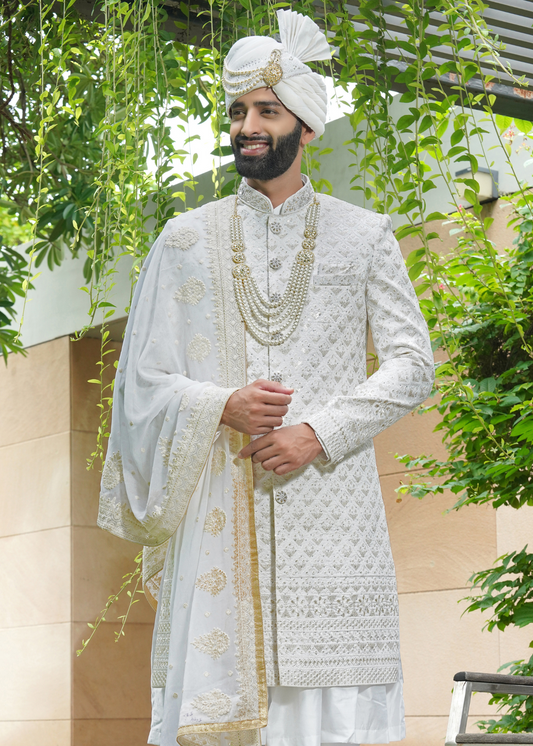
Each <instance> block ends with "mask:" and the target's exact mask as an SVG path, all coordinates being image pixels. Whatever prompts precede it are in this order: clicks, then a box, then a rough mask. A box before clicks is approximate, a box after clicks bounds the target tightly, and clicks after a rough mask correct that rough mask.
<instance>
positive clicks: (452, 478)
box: [401, 208, 533, 508]
mask: <svg viewBox="0 0 533 746" xmlns="http://www.w3.org/2000/svg"><path fill="white" fill-rule="evenodd" d="M521 212H522V216H521V220H520V222H518V223H516V226H515V227H516V231H517V239H516V245H515V247H514V248H513V249H512V250H510V251H508V252H505V253H502V254H499V255H495V256H494V257H491V258H490V259H489V260H487V257H486V255H484V254H483V253H482V252H480V251H479V249H478V248H477V246H476V245H475V244H473V243H472V241H471V236H470V235H469V234H468V233H465V235H464V236H462V237H461V238H460V240H459V246H458V250H457V251H456V252H454V254H453V255H452V256H445V257H443V258H440V259H439V258H438V257H437V258H435V261H436V262H437V263H438V266H440V267H441V268H442V270H441V272H442V280H443V282H446V285H442V287H441V288H440V294H439V306H438V307H437V311H438V315H437V314H436V313H435V308H434V307H433V306H432V304H433V303H434V301H435V298H432V299H431V300H429V299H426V300H422V302H421V304H422V307H423V308H424V310H425V312H426V315H427V317H428V319H429V321H430V325H431V326H432V327H433V330H432V336H433V340H434V343H435V345H436V347H438V348H441V349H446V350H447V351H448V353H449V355H450V359H448V360H445V361H444V362H442V363H440V364H439V366H438V368H437V376H438V383H437V390H438V392H439V394H440V398H439V401H438V403H437V404H434V405H433V406H432V407H430V409H431V408H436V409H437V410H438V411H439V412H440V414H441V415H442V421H441V422H440V424H439V425H438V426H437V430H439V431H441V432H442V433H443V435H444V440H445V443H446V445H447V449H448V452H449V456H450V457H449V459H448V460H447V461H438V460H436V459H431V458H426V457H420V458H416V459H412V458H410V457H403V458H402V459H401V460H402V461H403V463H406V464H407V465H408V466H409V468H422V469H424V471H425V473H426V475H427V477H429V478H431V479H428V480H426V481H422V480H420V479H419V478H418V477H417V478H416V480H415V481H414V482H413V483H412V484H410V485H404V486H403V487H402V488H401V491H402V492H411V494H413V495H415V496H416V497H424V495H426V494H436V493H442V492H443V491H444V490H451V491H452V492H453V493H454V494H456V495H458V496H459V497H458V501H457V503H456V505H455V508H459V507H461V506H462V505H466V504H471V503H486V502H490V503H491V504H492V505H493V506H494V507H499V506H500V505H510V506H512V507H514V508H519V507H520V506H522V505H533V478H532V467H533V449H532V446H531V444H532V443H533V408H532V400H533V376H532V372H533V359H532V357H531V346H532V344H533V273H532V266H533V221H532V220H531V211H530V209H529V208H523V209H522V211H521ZM456 217H457V219H458V220H460V221H461V222H463V218H459V217H458V216H456ZM467 220H468V218H467ZM476 230H477V222H476V221H474V222H473V224H472V228H471V231H472V232H474V231H476ZM415 259H416V257H412V258H411V260H410V261H411V262H413V261H414V260H415ZM413 266H415V265H414V264H411V267H413ZM439 317H440V318H439ZM457 373H459V376H460V378H459V377H458V375H457ZM436 478H438V481H437V482H436V481H435V479H436Z"/></svg>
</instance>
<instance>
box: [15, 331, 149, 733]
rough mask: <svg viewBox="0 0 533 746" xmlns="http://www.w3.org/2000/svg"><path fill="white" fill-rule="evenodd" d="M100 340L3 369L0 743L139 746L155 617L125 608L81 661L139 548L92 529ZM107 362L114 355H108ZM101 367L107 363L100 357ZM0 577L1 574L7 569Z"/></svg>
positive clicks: (143, 609)
mask: <svg viewBox="0 0 533 746" xmlns="http://www.w3.org/2000/svg"><path fill="white" fill-rule="evenodd" d="M99 346H100V345H99V341H98V340H94V339H85V340H83V341H81V342H76V343H71V342H70V341H69V339H68V337H63V338H61V339H57V340H54V341H52V342H47V343H45V344H42V345H37V346H35V347H32V348H30V349H29V350H28V355H27V357H25V358H24V357H22V356H18V355H17V356H10V359H9V365H8V367H7V368H5V367H4V366H1V367H0V412H1V413H2V414H1V418H0V474H1V482H0V563H1V566H2V568H3V570H4V571H3V572H2V573H1V574H0V598H1V599H2V604H1V605H0V660H1V661H2V675H1V676H0V744H2V746H30V745H31V746H34V744H36V743H39V746H89V745H90V746H122V745H124V746H126V745H127V746H144V744H145V743H146V738H147V734H148V729H149V718H150V689H149V667H150V644H151V632H152V623H153V616H154V615H153V612H152V610H151V609H150V608H149V606H148V604H146V602H145V601H144V600H143V599H141V602H140V603H138V604H136V605H135V606H134V607H133V609H132V613H131V616H130V619H131V621H130V622H129V623H128V625H127V630H126V636H125V637H124V638H123V639H122V640H121V641H120V642H119V643H118V644H115V642H114V635H113V632H114V631H115V630H117V629H119V626H120V625H119V623H118V622H117V617H118V616H119V615H120V614H122V613H124V610H125V604H124V602H122V603H119V604H118V605H117V606H116V608H113V610H112V611H111V612H110V613H109V614H108V617H107V619H108V621H107V622H106V623H105V624H104V625H103V628H102V629H100V630H99V631H98V634H97V636H96V637H95V639H94V640H93V641H92V642H91V644H90V646H89V647H88V648H87V650H86V651H85V652H84V653H83V655H82V656H81V657H80V658H77V657H76V655H75V650H76V649H77V648H79V647H80V644H81V640H82V639H83V638H87V636H88V634H89V629H88V627H87V622H92V621H94V619H95V618H96V616H97V614H98V613H99V612H100V610H101V609H102V608H103V607H104V606H105V603H106V601H107V598H108V596H109V595H110V594H111V593H112V592H114V591H116V590H117V589H118V588H119V587H120V585H121V579H122V576H123V575H124V574H125V573H126V572H129V571H131V569H132V567H133V564H134V563H133V557H135V555H136V553H137V552H138V550H139V547H137V546H135V545H133V544H130V543H128V542H125V541H121V540H120V539H115V538H114V537H113V536H111V535H110V534H107V533H106V532H104V531H101V530H100V529H98V528H97V527H96V514H97V500H98V484H99V474H98V473H97V472H96V471H92V472H88V471H87V469H86V459H87V458H88V457H89V456H90V454H91V452H92V451H93V450H94V446H95V442H96V430H97V426H98V409H97V407H96V404H97V401H98V399H97V397H98V388H97V387H96V386H93V385H90V384H88V383H87V380H88V379H90V378H95V377H96V375H97V368H96V363H97V361H98V359H99ZM109 357H111V356H109ZM108 359H109V358H108ZM6 569H7V570H6Z"/></svg>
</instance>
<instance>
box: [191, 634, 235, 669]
mask: <svg viewBox="0 0 533 746" xmlns="http://www.w3.org/2000/svg"><path fill="white" fill-rule="evenodd" d="M229 642H230V640H229V635H227V634H226V633H225V632H223V631H222V630H221V629H218V627H215V629H214V630H213V631H212V632H209V633H208V634H206V635H200V636H199V637H196V638H195V639H194V640H193V643H192V644H193V645H194V647H195V648H196V649H197V650H199V651H200V652H201V653H207V655H210V656H211V658H213V660H215V661H216V660H217V659H218V658H220V656H221V655H223V654H224V653H225V652H226V650H227V649H228V648H229Z"/></svg>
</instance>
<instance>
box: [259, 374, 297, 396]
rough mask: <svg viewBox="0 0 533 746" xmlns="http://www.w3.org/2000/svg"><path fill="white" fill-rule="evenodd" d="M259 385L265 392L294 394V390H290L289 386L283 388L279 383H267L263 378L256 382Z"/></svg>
mask: <svg viewBox="0 0 533 746" xmlns="http://www.w3.org/2000/svg"><path fill="white" fill-rule="evenodd" d="M256 383H257V385H258V386H259V388H260V389H263V390H264V391H275V392H277V393H279V394H293V393H294V389H290V388H289V387H288V386H283V385H282V384H281V383H278V382H277V381H267V380H265V379H263V378H261V379H259V380H258V381H256Z"/></svg>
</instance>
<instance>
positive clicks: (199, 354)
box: [187, 334, 211, 363]
mask: <svg viewBox="0 0 533 746" xmlns="http://www.w3.org/2000/svg"><path fill="white" fill-rule="evenodd" d="M210 352H211V342H210V341H209V340H208V339H207V337H204V336H202V334H195V335H194V337H193V338H192V340H191V341H190V342H189V344H188V345H187V355H188V356H189V357H190V358H191V360H196V362H197V363H201V362H202V361H203V360H205V359H206V357H207V356H208V355H209V353H210Z"/></svg>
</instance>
